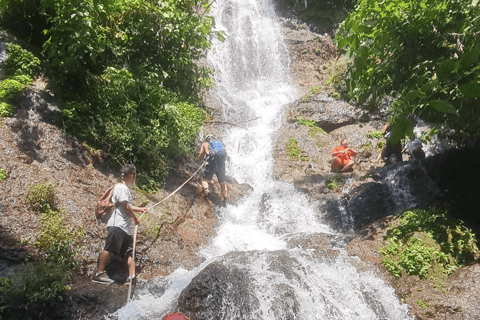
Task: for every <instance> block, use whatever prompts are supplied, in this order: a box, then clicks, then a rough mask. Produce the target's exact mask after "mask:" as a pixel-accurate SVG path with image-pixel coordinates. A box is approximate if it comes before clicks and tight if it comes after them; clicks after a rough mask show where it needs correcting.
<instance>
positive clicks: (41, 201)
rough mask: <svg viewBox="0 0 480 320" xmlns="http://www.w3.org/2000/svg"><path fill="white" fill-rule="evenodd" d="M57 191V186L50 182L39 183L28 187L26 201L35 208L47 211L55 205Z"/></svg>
mask: <svg viewBox="0 0 480 320" xmlns="http://www.w3.org/2000/svg"><path fill="white" fill-rule="evenodd" d="M56 192H57V191H56V188H55V186H54V185H53V184H52V183H50V182H48V183H37V184H34V185H31V186H30V187H29V188H28V190H27V195H26V196H25V202H26V203H27V204H29V205H30V206H31V207H33V208H34V209H35V210H38V211H40V212H45V211H47V210H48V209H50V208H53V207H54V202H55V198H56Z"/></svg>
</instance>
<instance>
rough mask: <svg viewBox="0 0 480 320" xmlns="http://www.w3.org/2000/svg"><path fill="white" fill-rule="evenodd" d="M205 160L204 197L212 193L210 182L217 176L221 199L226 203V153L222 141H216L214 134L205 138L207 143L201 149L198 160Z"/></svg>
mask: <svg viewBox="0 0 480 320" xmlns="http://www.w3.org/2000/svg"><path fill="white" fill-rule="evenodd" d="M204 158H205V171H204V172H203V177H202V181H201V183H202V196H203V197H205V198H206V197H207V196H208V195H209V193H210V190H209V187H208V181H210V180H211V179H212V178H213V175H216V176H217V179H218V183H219V184H220V189H221V192H220V193H221V198H222V201H223V202H224V201H225V200H226V198H227V184H226V183H225V158H226V152H225V149H224V148H223V145H222V143H221V142H220V141H216V140H215V137H214V136H213V135H212V134H209V135H207V136H206V137H205V142H203V143H202V146H201V147H200V152H199V153H198V159H199V160H203V159H204Z"/></svg>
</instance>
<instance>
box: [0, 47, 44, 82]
mask: <svg viewBox="0 0 480 320" xmlns="http://www.w3.org/2000/svg"><path fill="white" fill-rule="evenodd" d="M4 66H5V77H13V76H21V75H23V76H28V77H30V78H31V77H33V76H34V75H35V74H36V73H37V72H39V71H40V60H39V59H38V58H37V57H35V56H34V55H33V53H31V52H29V51H27V50H24V49H22V47H20V46H19V45H16V44H12V43H9V44H8V47H7V58H6V59H5V65H4Z"/></svg>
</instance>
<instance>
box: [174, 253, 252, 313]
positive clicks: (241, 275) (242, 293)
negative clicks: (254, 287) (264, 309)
mask: <svg viewBox="0 0 480 320" xmlns="http://www.w3.org/2000/svg"><path fill="white" fill-rule="evenodd" d="M249 283H250V279H249V276H248V274H247V272H246V271H245V270H240V269H239V268H236V267H234V266H225V265H224V264H223V263H222V262H217V263H213V264H210V265H209V266H207V267H206V268H205V269H204V270H203V271H202V272H201V273H200V274H199V275H197V276H196V277H195V278H193V280H192V282H191V283H190V284H189V285H188V287H187V288H186V289H184V290H183V291H182V293H181V294H180V297H179V299H178V309H179V310H180V311H181V312H182V313H183V314H185V315H187V316H188V317H190V319H191V320H202V319H226V318H227V317H228V319H248V317H247V315H248V314H250V312H251V308H252V307H253V301H252V300H251V298H250V295H249V293H248V291H249V289H248V286H249Z"/></svg>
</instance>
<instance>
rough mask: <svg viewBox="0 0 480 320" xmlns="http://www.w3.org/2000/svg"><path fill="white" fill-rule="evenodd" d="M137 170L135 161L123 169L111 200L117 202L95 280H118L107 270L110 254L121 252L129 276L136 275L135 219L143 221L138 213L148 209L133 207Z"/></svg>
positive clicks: (98, 281)
mask: <svg viewBox="0 0 480 320" xmlns="http://www.w3.org/2000/svg"><path fill="white" fill-rule="evenodd" d="M136 176H137V172H136V169H135V166H134V165H133V164H124V165H123V166H122V169H121V182H120V183H117V184H116V185H115V187H114V189H113V193H112V198H111V202H112V203H113V204H115V209H114V210H113V212H112V214H111V216H110V218H109V219H108V222H107V229H108V235H107V239H106V241H105V248H104V249H103V251H102V252H101V253H100V255H99V256H98V264H97V270H96V272H95V275H94V276H93V277H92V281H93V282H95V283H102V284H112V283H113V282H114V280H113V279H111V278H110V277H109V276H108V275H107V273H106V272H105V267H106V265H107V261H108V257H109V256H110V253H114V254H118V255H120V257H122V258H127V265H128V278H127V281H126V283H127V284H128V283H130V279H134V278H135V261H134V260H133V257H132V251H133V236H132V234H133V232H132V231H133V230H132V229H133V228H132V225H133V222H134V223H135V224H139V223H140V220H139V219H138V218H137V216H136V215H135V213H143V212H145V211H146V210H147V208H141V207H134V206H132V195H131V193H130V190H129V188H128V187H132V186H134V185H135V179H136Z"/></svg>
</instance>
